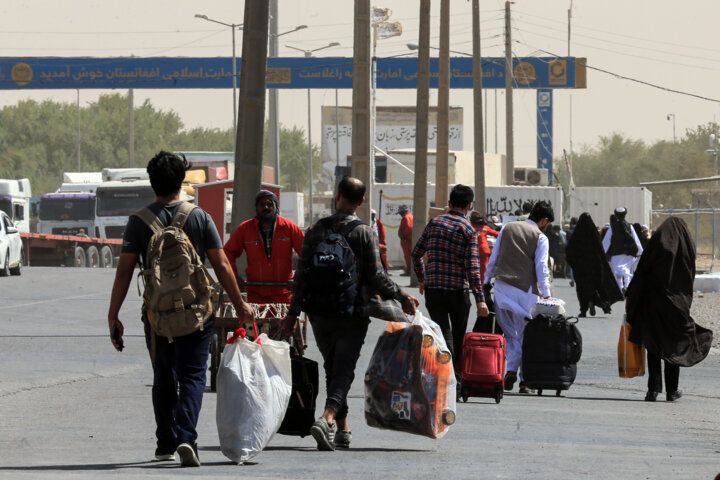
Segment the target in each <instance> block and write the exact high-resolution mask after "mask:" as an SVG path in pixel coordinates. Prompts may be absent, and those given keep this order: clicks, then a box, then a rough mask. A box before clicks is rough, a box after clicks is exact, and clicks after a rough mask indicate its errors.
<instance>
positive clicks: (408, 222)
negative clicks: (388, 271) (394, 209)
mask: <svg viewBox="0 0 720 480" xmlns="http://www.w3.org/2000/svg"><path fill="white" fill-rule="evenodd" d="M398 213H400V216H401V217H402V220H401V221H400V228H398V237H400V246H401V247H402V251H403V257H404V258H405V271H404V272H403V273H402V276H406V277H408V276H410V266H411V264H412V262H411V259H410V252H412V247H413V242H412V232H413V220H414V219H413V214H412V212H411V211H410V208H409V207H408V206H407V205H400V208H399V209H398Z"/></svg>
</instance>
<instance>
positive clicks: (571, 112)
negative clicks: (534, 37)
mask: <svg viewBox="0 0 720 480" xmlns="http://www.w3.org/2000/svg"><path fill="white" fill-rule="evenodd" d="M572 4H573V0H570V8H568V53H567V56H568V57H570V25H571V20H572ZM572 117H573V104H572V91H571V92H570V117H569V123H570V125H569V126H568V133H569V135H570V162H572V154H573V140H572V138H573V137H572V124H573V121H572ZM570 162H568V165H570Z"/></svg>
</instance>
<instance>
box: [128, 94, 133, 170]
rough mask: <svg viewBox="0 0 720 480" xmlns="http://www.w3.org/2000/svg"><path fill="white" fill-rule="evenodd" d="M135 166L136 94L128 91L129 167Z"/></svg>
mask: <svg viewBox="0 0 720 480" xmlns="http://www.w3.org/2000/svg"><path fill="white" fill-rule="evenodd" d="M134 166H135V94H134V90H133V89H132V88H131V89H130V90H128V167H131V168H132V167H134Z"/></svg>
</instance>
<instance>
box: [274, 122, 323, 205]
mask: <svg viewBox="0 0 720 480" xmlns="http://www.w3.org/2000/svg"><path fill="white" fill-rule="evenodd" d="M267 132H268V129H267V127H266V128H265V148H264V150H263V164H265V165H270V164H269V161H268V148H267V145H268V135H267ZM270 166H272V167H274V166H275V165H274V164H273V165H270ZM312 169H313V180H314V182H317V180H318V179H320V178H322V175H323V165H322V158H321V157H320V148H318V146H317V145H313V146H312ZM309 177H310V169H309V162H308V141H307V137H306V135H305V131H304V130H303V129H302V128H297V127H292V128H286V127H285V126H283V125H280V184H281V185H282V186H283V187H284V188H285V189H286V190H287V191H289V192H305V191H308V189H309ZM313 185H314V183H313Z"/></svg>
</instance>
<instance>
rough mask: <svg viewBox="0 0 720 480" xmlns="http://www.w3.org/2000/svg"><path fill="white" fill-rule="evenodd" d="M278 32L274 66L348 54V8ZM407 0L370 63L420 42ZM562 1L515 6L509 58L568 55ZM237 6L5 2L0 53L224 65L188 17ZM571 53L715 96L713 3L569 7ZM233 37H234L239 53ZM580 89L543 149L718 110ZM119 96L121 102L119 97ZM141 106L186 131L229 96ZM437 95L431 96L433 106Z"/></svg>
mask: <svg viewBox="0 0 720 480" xmlns="http://www.w3.org/2000/svg"><path fill="white" fill-rule="evenodd" d="M279 3H280V14H279V18H280V31H281V32H282V31H285V30H289V29H291V28H293V27H294V26H295V25H299V24H306V25H308V27H309V28H308V29H306V30H302V31H299V32H296V33H292V34H289V35H286V36H283V37H282V38H281V39H280V40H281V41H280V56H298V55H299V52H296V51H294V50H292V49H290V48H287V45H293V46H296V47H299V48H317V47H321V46H323V45H327V44H328V43H330V42H335V41H337V42H340V43H341V46H340V47H334V48H329V49H327V50H324V51H322V52H318V54H317V56H322V55H323V54H327V55H329V56H330V55H332V56H352V42H353V39H352V27H353V25H352V20H353V19H352V14H353V2H352V0H333V1H328V0H280V2H279ZM418 3H419V2H418V1H417V0H378V2H377V3H376V6H381V7H389V8H390V9H391V10H392V11H393V15H392V17H391V19H392V20H395V21H399V22H401V23H402V25H403V35H402V36H401V37H396V38H392V39H388V40H383V41H381V42H380V44H379V47H378V56H379V57H383V56H389V55H396V54H399V53H404V52H406V51H407V49H406V47H405V44H406V43H407V42H410V41H415V42H417V40H418V17H419V6H418ZM439 4H440V2H439V1H438V0H436V1H434V2H433V10H432V19H431V22H432V40H431V45H438V44H439V41H438V31H439V17H438V10H439ZM570 5H571V2H570V0H542V1H540V0H517V1H516V2H515V3H514V5H513V6H512V9H513V36H514V40H515V42H514V45H513V52H514V54H515V55H516V56H518V57H523V56H534V55H539V56H545V55H546V54H544V53H542V52H540V50H546V51H549V52H553V53H557V54H558V55H566V54H567V50H568V43H567V18H568V9H569V8H570ZM480 7H481V17H482V18H481V20H482V29H483V31H482V34H481V35H482V42H483V49H482V54H483V56H504V52H503V39H502V34H503V25H504V20H503V11H504V2H503V1H500V0H481V2H480ZM243 11H244V2H242V1H237V0H235V1H231V0H213V1H210V2H197V1H189V0H173V1H166V0H142V1H139V0H125V1H123V2H107V1H104V0H72V1H65V2H60V1H56V0H44V1H41V0H3V1H2V3H0V55H2V56H6V57H22V56H62V57H65V56H68V57H69V56H97V57H109V56H129V55H131V54H132V55H135V56H141V57H152V56H198V57H201V56H228V57H229V56H230V55H231V40H230V38H231V37H230V31H229V28H227V27H222V26H220V25H216V24H212V23H209V22H206V21H203V20H199V19H197V18H194V14H196V13H202V14H206V15H207V16H209V17H211V18H216V19H218V20H221V21H224V22H227V23H242V22H243ZM470 12H471V2H469V1H466V0H452V2H451V16H452V17H451V28H450V31H451V47H450V48H451V49H454V50H459V51H464V52H471V50H472V39H471V32H472V19H471V16H470ZM572 14H573V15H572V17H573V18H572V38H571V44H570V48H571V54H572V55H573V56H578V57H587V58H588V65H589V66H591V67H597V68H600V69H603V70H606V71H608V72H611V73H612V74H617V75H622V76H625V77H630V78H633V79H636V80H639V81H642V82H646V83H651V84H656V85H658V86H660V87H664V88H669V89H674V90H680V91H683V92H688V93H692V94H696V95H699V96H703V97H709V98H712V99H720V91H719V89H718V86H720V46H715V42H714V40H715V38H716V35H714V32H715V31H716V28H717V22H718V18H720V4H718V2H716V1H711V0H693V1H692V2H678V1H669V0H655V1H649V0H603V1H598V0H575V1H574V2H572ZM241 44H242V32H239V33H238V35H237V52H238V55H239V54H240V51H241ZM587 83H588V88H587V89H585V90H573V91H565V90H562V91H561V90H557V91H556V92H555V95H554V99H555V110H554V130H555V139H554V151H555V155H556V156H558V155H561V154H562V149H563V148H569V142H570V134H569V132H570V125H571V122H570V98H571V97H572V106H573V108H572V112H573V114H572V141H573V144H574V147H575V149H576V150H578V149H579V148H581V146H582V145H583V144H594V143H596V141H597V138H598V137H599V136H601V135H609V134H610V133H612V132H614V131H619V132H623V133H625V134H627V135H629V136H630V137H632V138H637V139H642V140H646V141H648V142H651V141H655V140H658V139H664V140H672V135H673V122H672V120H668V119H667V115H668V114H673V115H674V118H675V124H676V131H677V136H678V137H680V136H682V135H683V134H684V132H685V129H687V128H694V127H696V126H697V125H698V124H704V123H707V122H709V121H713V120H717V116H718V113H720V108H718V104H717V102H714V101H709V100H702V99H698V98H694V97H690V96H685V95H681V94H678V93H671V92H668V91H664V90H660V89H657V88H653V87H650V86H648V85H642V84H639V83H636V82H632V81H630V80H624V79H621V78H617V77H615V76H613V75H611V74H607V73H601V72H598V71H595V70H592V69H589V70H588V82H587ZM103 92H107V91H102V90H84V91H81V92H80V99H81V102H83V103H86V102H91V101H93V100H95V99H96V98H97V96H98V95H99V94H100V93H103ZM122 93H125V92H124V91H123V92H122ZM24 98H34V99H37V100H42V99H46V98H50V99H53V100H55V101H62V102H72V103H74V102H75V101H76V92H75V91H74V90H51V91H12V90H5V91H2V93H0V99H1V100H0V104H2V105H12V104H15V103H16V102H17V101H18V100H21V99H24ZM487 98H488V104H489V105H488V118H487V121H488V142H487V150H488V151H490V152H492V151H494V150H495V141H494V138H495V113H494V98H495V93H494V91H493V90H490V91H488V97H487ZM145 99H150V100H151V102H152V104H153V105H155V106H156V107H159V108H161V109H164V110H169V109H172V110H175V111H177V112H178V113H179V114H180V116H181V118H182V119H183V121H184V122H185V125H186V126H187V127H195V126H203V127H219V128H228V127H230V126H231V125H232V91H231V89H228V90H136V91H135V101H136V104H140V103H141V102H142V101H144V100H145ZM334 102H335V93H334V90H315V91H313V95H312V107H313V110H312V116H313V125H312V136H313V141H314V142H317V143H319V141H320V106H321V105H334ZM436 102H437V95H436V92H435V91H432V92H431V104H436ZM450 102H451V104H452V105H459V106H463V107H465V109H466V113H465V127H466V128H465V136H464V144H465V148H466V149H467V150H471V149H472V145H473V138H472V131H471V128H470V127H471V125H472V112H471V108H472V92H471V91H470V90H453V91H451V93H450ZM340 103H341V104H345V105H349V104H350V103H351V91H350V90H346V91H341V92H340ZM414 103H415V92H414V91H412V90H381V91H379V93H378V104H379V105H414ZM504 108H505V107H504V92H502V91H500V92H498V110H499V112H498V117H497V118H498V144H497V150H498V151H499V152H500V153H503V152H504V151H505V133H504V125H505V114H504ZM280 119H281V122H282V123H284V124H286V125H298V126H300V127H302V128H303V129H306V128H307V93H306V91H303V90H295V91H282V90H281V91H280ZM515 119H516V120H515V151H516V163H518V164H533V163H534V162H535V159H536V152H535V150H536V137H535V135H536V126H535V123H536V120H535V93H534V91H516V93H515Z"/></svg>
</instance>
